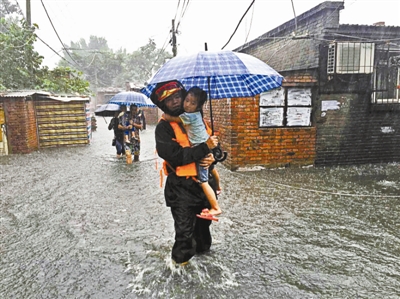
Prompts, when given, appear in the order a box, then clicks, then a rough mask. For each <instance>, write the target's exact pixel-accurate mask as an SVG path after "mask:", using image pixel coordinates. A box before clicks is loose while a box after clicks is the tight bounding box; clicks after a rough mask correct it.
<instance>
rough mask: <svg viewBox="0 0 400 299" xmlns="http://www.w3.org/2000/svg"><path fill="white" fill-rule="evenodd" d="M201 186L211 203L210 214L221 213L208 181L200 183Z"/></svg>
mask: <svg viewBox="0 0 400 299" xmlns="http://www.w3.org/2000/svg"><path fill="white" fill-rule="evenodd" d="M201 188H203V191H204V193H205V194H206V196H207V199H208V201H209V203H210V205H211V209H210V214H212V215H219V214H221V213H222V211H221V208H220V207H219V204H218V201H217V198H216V197H215V193H214V190H213V189H212V188H211V186H210V185H209V184H208V182H204V183H202V184H201Z"/></svg>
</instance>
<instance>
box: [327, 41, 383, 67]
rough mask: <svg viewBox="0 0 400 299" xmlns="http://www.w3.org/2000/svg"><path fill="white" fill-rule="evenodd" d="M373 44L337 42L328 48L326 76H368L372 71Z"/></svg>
mask: <svg viewBox="0 0 400 299" xmlns="http://www.w3.org/2000/svg"><path fill="white" fill-rule="evenodd" d="M374 52H375V44H374V43H353V42H338V43H332V44H330V45H329V48H328V65H327V73H328V74H334V73H336V74H370V73H372V72H373V70H374Z"/></svg>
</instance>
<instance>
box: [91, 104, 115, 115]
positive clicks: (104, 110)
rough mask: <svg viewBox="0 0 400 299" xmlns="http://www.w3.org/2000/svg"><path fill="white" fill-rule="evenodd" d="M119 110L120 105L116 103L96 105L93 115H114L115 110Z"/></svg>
mask: <svg viewBox="0 0 400 299" xmlns="http://www.w3.org/2000/svg"><path fill="white" fill-rule="evenodd" d="M119 110H120V106H119V105H117V104H104V105H101V106H100V107H98V108H97V109H96V110H95V111H94V115H97V116H114V114H115V112H116V111H119Z"/></svg>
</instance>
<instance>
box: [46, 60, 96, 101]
mask: <svg viewBox="0 0 400 299" xmlns="http://www.w3.org/2000/svg"><path fill="white" fill-rule="evenodd" d="M82 75H83V74H82V72H79V71H77V70H74V69H71V68H69V67H57V68H55V69H54V70H51V71H49V70H46V71H45V72H44V74H43V80H42V83H41V85H40V87H41V89H44V90H51V91H53V92H56V93H77V94H80V95H87V94H89V93H90V89H89V82H88V81H86V80H83V79H82Z"/></svg>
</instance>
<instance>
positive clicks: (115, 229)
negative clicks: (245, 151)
mask: <svg viewBox="0 0 400 299" xmlns="http://www.w3.org/2000/svg"><path fill="white" fill-rule="evenodd" d="M108 121H109V118H106V119H104V118H100V117H97V126H98V127H97V131H95V132H93V137H92V142H91V144H90V145H89V146H85V147H76V148H58V149H45V150H40V151H38V152H33V153H31V154H26V155H9V156H0V197H1V200H0V298H4V299H9V298H49V299H50V298H51V299H53V298H95V299H99V298H104V299H110V298H113V299H120V298H168V299H169V298H204V299H205V298H285V299H287V298H368V299H370V298H385V299H388V298H399V297H400V259H399V256H400V221H399V218H400V176H399V174H400V168H399V164H395V163H393V164H379V165H363V166H348V167H332V168H313V167H309V168H287V169H275V170H261V171H247V172H245V171H242V172H231V171H229V170H227V169H226V168H224V167H223V166H222V165H218V170H219V172H220V174H221V179H222V188H223V192H222V195H221V196H220V206H221V208H222V209H223V214H222V215H221V216H220V217H219V218H220V221H219V222H217V223H213V225H212V228H211V231H212V235H213V246H212V248H211V251H210V252H209V253H207V254H204V255H201V256H195V257H194V258H193V259H192V260H191V261H190V263H189V265H187V266H185V267H178V268H175V266H173V265H172V262H171V258H170V251H171V247H172V244H173V238H174V229H173V221H172V216H171V214H170V211H169V209H168V208H167V207H166V206H165V202H164V197H163V188H161V187H160V175H159V165H158V168H157V167H156V166H157V164H158V162H159V160H158V159H157V158H156V157H155V152H154V126H148V129H147V130H145V131H143V132H142V134H141V137H142V151H141V156H140V160H141V161H140V162H139V163H133V164H130V165H128V164H126V163H125V161H124V160H118V159H116V158H115V148H114V147H112V146H111V140H112V135H113V132H112V131H108V130H107V123H106V122H108Z"/></svg>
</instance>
